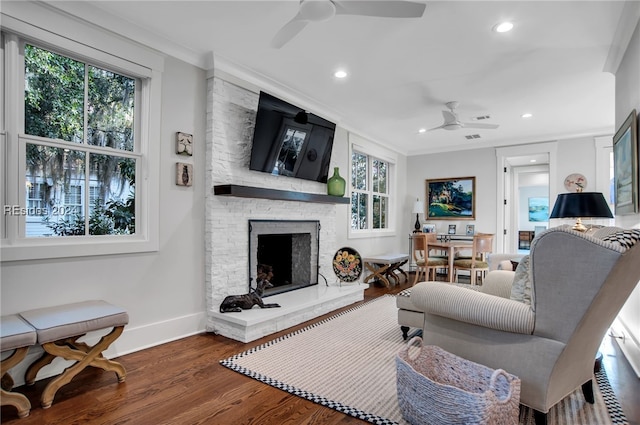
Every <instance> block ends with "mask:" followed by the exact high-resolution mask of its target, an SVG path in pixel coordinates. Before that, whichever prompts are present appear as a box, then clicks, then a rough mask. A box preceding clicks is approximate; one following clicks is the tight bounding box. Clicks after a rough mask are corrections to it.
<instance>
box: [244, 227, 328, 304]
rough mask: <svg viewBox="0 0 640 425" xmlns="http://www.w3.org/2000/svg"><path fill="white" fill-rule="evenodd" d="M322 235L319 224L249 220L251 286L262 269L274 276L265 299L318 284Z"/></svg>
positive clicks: (266, 291) (265, 293)
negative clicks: (269, 270)
mask: <svg viewBox="0 0 640 425" xmlns="http://www.w3.org/2000/svg"><path fill="white" fill-rule="evenodd" d="M319 232H320V222H319V221H315V220H304V221H302V220H300V221H298V220H249V272H250V277H251V282H252V283H254V282H255V281H256V277H257V276H256V273H257V272H256V270H257V269H258V266H260V265H266V266H269V267H271V269H272V273H273V276H272V278H271V284H272V285H273V287H271V288H268V289H266V290H265V292H264V295H263V296H264V297H268V296H270V295H275V294H280V293H282V292H287V291H293V290H296V289H300V288H305V287H308V286H312V285H317V284H318V253H319Z"/></svg>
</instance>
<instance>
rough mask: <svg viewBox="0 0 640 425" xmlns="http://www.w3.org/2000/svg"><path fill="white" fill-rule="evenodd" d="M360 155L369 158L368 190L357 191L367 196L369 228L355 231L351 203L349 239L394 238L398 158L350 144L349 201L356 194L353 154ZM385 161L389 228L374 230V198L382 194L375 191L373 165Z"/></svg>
mask: <svg viewBox="0 0 640 425" xmlns="http://www.w3.org/2000/svg"><path fill="white" fill-rule="evenodd" d="M354 153H360V154H362V155H365V156H366V157H367V189H366V190H357V192H359V193H365V194H367V228H366V229H354V228H352V227H351V205H352V204H351V203H349V219H348V220H347V226H348V237H349V238H350V239H351V238H366V237H373V236H394V235H395V234H396V230H395V223H396V217H395V215H396V212H395V208H394V199H395V197H396V193H397V187H396V168H397V167H396V164H397V160H396V158H394V157H392V156H391V155H389V154H388V153H387V152H384V151H383V150H382V149H379V148H376V147H375V146H366V147H365V146H363V145H361V144H357V143H354V142H352V143H350V144H349V167H348V168H349V184H348V187H349V199H351V196H352V193H353V192H354V189H353V186H352V181H353V174H352V172H353V154H354ZM374 160H378V161H383V162H385V163H386V164H387V193H386V195H384V194H382V195H383V196H386V198H387V202H388V208H387V227H386V228H383V229H373V228H372V227H371V226H373V197H374V196H377V195H381V193H380V192H374V191H373V173H372V165H373V161H374Z"/></svg>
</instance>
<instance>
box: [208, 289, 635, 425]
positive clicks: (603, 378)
mask: <svg viewBox="0 0 640 425" xmlns="http://www.w3.org/2000/svg"><path fill="white" fill-rule="evenodd" d="M383 297H395V296H394V295H383V296H382V297H379V298H376V299H374V300H371V301H367V302H365V303H362V304H360V305H357V306H355V307H353V308H350V309H347V310H345V311H342V312H340V313H337V314H335V315H333V316H331V317H328V318H326V319H323V320H321V321H319V322H317V323H313V324H311V325H309V326H305V327H304V328H301V329H298V330H297V331H294V332H291V333H289V334H286V335H283V336H281V337H278V338H275V339H273V340H271V341H269V342H266V343H264V344H261V345H258V346H256V347H253V348H251V349H249V350H247V351H244V352H242V353H239V354H235V355H233V356H231V357H229V358H227V359H224V360H220V364H221V365H222V366H224V367H227V368H229V369H231V370H233V371H235V372H238V373H241V374H243V375H245V376H248V377H250V378H253V379H255V380H257V381H260V382H262V383H265V384H267V385H269V386H272V387H275V388H278V389H280V390H282V391H286V392H288V393H290V394H293V395H295V396H298V397H302V398H304V399H306V400H309V401H312V402H314V403H317V404H320V405H322V406H325V407H328V408H330V409H333V410H337V411H339V412H342V413H344V414H347V415H350V416H353V417H356V418H358V419H361V420H363V421H367V422H369V423H372V424H376V425H398V423H397V422H395V421H392V420H390V419H387V418H384V417H382V416H377V415H373V414H371V413H367V412H364V411H362V410H360V409H356V408H353V407H351V406H347V405H345V404H342V403H340V402H336V401H333V400H329V399H327V398H325V397H322V396H319V395H316V394H314V393H311V392H308V391H305V390H302V389H300V388H297V387H294V386H292V385H289V384H286V383H284V382H280V381H278V380H276V379H271V378H269V377H268V376H264V375H262V374H260V373H257V372H254V371H252V370H250V369H247V368H245V367H242V366H239V365H237V364H235V363H234V361H235V360H237V359H240V358H242V357H244V356H247V355H249V354H252V353H255V352H258V351H260V350H262V349H264V348H267V347H269V346H271V345H274V344H277V343H278V342H280V341H283V340H285V339H288V338H291V337H293V336H295V335H298V334H300V333H302V332H306V331H308V330H309V329H313V328H315V327H317V326H320V325H322V324H324V323H327V322H330V321H331V320H334V319H336V318H338V317H340V316H343V315H345V314H347V313H350V312H352V311H355V310H358V309H360V308H362V307H364V306H365V305H368V304H370V303H374V302H376V301H377V300H379V299H381V298H383ZM595 378H596V383H597V384H598V387H599V389H600V392H601V394H602V398H603V400H604V403H605V406H606V407H607V411H608V412H609V417H610V418H611V423H612V425H629V422H628V421H627V418H626V416H625V414H624V412H623V411H622V406H621V405H620V402H619V401H618V398H617V397H616V395H615V393H614V391H613V388H611V384H610V383H609V378H608V377H607V373H606V371H605V370H604V367H601V368H600V370H599V371H598V372H596V373H595Z"/></svg>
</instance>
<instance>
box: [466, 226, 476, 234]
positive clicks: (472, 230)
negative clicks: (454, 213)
mask: <svg viewBox="0 0 640 425" xmlns="http://www.w3.org/2000/svg"><path fill="white" fill-rule="evenodd" d="M475 232H476V226H475V225H473V224H467V236H473V235H474V233H475Z"/></svg>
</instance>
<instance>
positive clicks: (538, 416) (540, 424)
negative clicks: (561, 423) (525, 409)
mask: <svg viewBox="0 0 640 425" xmlns="http://www.w3.org/2000/svg"><path fill="white" fill-rule="evenodd" d="M533 420H534V422H535V423H536V425H547V414H546V413H542V412H541V411H539V410H534V411H533Z"/></svg>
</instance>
